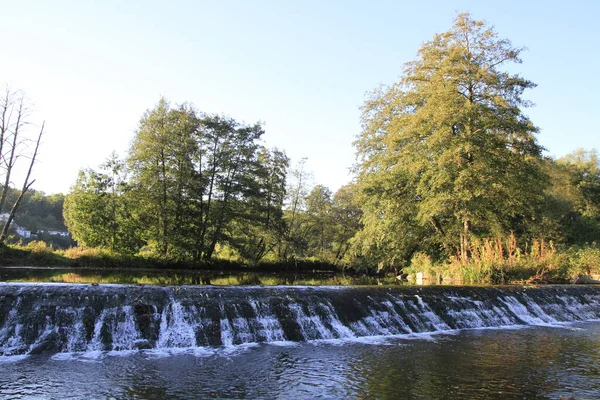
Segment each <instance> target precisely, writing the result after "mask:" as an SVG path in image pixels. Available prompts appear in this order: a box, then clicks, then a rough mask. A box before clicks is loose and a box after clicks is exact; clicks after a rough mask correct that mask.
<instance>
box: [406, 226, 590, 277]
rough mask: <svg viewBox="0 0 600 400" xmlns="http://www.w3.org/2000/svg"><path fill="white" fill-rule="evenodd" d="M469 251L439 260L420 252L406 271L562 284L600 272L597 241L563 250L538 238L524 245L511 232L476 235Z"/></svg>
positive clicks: (432, 274) (433, 274)
mask: <svg viewBox="0 0 600 400" xmlns="http://www.w3.org/2000/svg"><path fill="white" fill-rule="evenodd" d="M468 254H469V257H468V258H467V259H466V260H465V259H463V258H462V257H459V256H455V257H451V258H450V259H449V260H446V261H442V262H437V263H435V262H433V261H432V260H431V259H430V258H429V257H428V256H427V255H424V254H422V253H417V254H416V255H415V257H413V259H412V261H411V265H410V267H409V268H408V269H407V270H406V271H407V272H409V273H410V274H413V275H414V274H416V272H423V273H424V274H425V275H427V276H428V278H429V280H430V281H436V280H437V281H439V280H441V281H442V282H444V283H466V284H489V283H494V284H504V283H510V282H516V281H519V282H524V281H526V282H556V283H559V282H568V281H569V280H571V279H572V278H573V277H574V276H577V275H579V274H583V275H589V274H599V273H600V248H598V247H597V246H596V245H595V244H593V245H590V246H586V247H580V248H567V249H560V250H559V249H558V248H557V247H556V246H555V245H554V243H553V242H552V241H547V240H545V239H534V240H532V241H530V242H527V243H524V245H523V246H521V247H520V246H519V244H518V243H517V239H516V237H515V235H514V234H512V233H511V234H510V235H508V236H506V237H496V238H483V239H480V238H473V239H472V240H471V241H470V244H469V251H468ZM440 276H441V278H439V277H440Z"/></svg>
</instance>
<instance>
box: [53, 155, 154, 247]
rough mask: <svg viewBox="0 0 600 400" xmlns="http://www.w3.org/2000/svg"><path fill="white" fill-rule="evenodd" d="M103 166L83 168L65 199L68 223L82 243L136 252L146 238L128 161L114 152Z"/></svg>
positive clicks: (65, 216) (66, 222)
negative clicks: (132, 191)
mask: <svg viewBox="0 0 600 400" xmlns="http://www.w3.org/2000/svg"><path fill="white" fill-rule="evenodd" d="M100 168H101V169H100V172H97V171H94V170H91V169H87V170H82V171H79V176H78V177H77V181H76V182H75V185H74V186H73V187H72V188H71V190H70V192H69V194H67V196H66V197H65V200H64V207H63V216H64V220H65V224H66V226H67V227H68V229H69V232H71V235H72V236H73V239H75V240H76V241H77V242H78V244H79V245H83V246H88V247H104V248H108V249H110V250H113V251H116V252H119V253H135V252H136V251H138V250H139V249H140V247H141V246H142V243H143V242H142V240H141V239H140V227H139V226H138V225H137V224H136V222H137V221H136V219H135V218H134V216H133V209H134V206H135V203H134V201H133V199H132V196H131V194H130V191H129V185H128V183H127V180H126V174H125V170H124V169H125V164H124V162H123V161H121V160H119V159H118V158H117V156H116V154H115V153H113V154H112V155H111V156H110V157H109V158H108V159H107V160H106V162H105V163H104V164H102V165H101V167H100Z"/></svg>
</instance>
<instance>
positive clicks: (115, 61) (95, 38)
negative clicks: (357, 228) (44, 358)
mask: <svg viewBox="0 0 600 400" xmlns="http://www.w3.org/2000/svg"><path fill="white" fill-rule="evenodd" d="M463 11H467V12H471V13H472V15H473V17H474V18H476V19H485V20H487V21H488V22H490V23H491V24H493V25H494V26H495V27H496V30H497V31H498V32H499V34H500V36H502V37H506V38H509V39H510V40H512V42H513V44H514V45H516V46H526V47H528V49H529V50H528V51H527V52H526V53H524V54H523V61H524V62H523V64H522V65H520V66H517V68H516V69H515V70H516V71H518V72H519V73H521V74H522V75H523V76H524V77H526V78H528V79H531V80H533V81H534V82H536V83H537V84H538V87H537V88H536V89H534V90H532V91H530V92H529V93H528V95H527V97H528V99H530V100H532V101H533V102H534V103H536V106H535V107H534V108H531V109H529V110H527V113H528V115H529V116H530V117H531V119H532V120H533V122H534V123H535V124H536V125H537V126H539V127H540V128H541V133H540V135H539V136H538V139H539V142H540V143H541V144H542V145H543V146H545V147H546V148H547V149H548V152H549V154H552V155H554V156H562V155H564V154H566V153H568V152H570V151H572V150H574V149H575V148H577V147H585V148H598V147H600V143H599V141H598V138H599V137H600V101H599V100H598V95H599V94H600V78H599V74H598V68H599V65H600V51H599V50H598V43H599V42H600V28H599V23H598V18H599V17H600V1H593V0H589V1H585V0H573V1H570V2H566V1H524V0H519V1H494V2H489V1H442V0H440V1H423V2H418V1H410V2H409V1H325V0H323V1H261V0H255V1H175V0H174V1H169V2H167V1H160V2H159V1H150V0H145V1H111V0H109V1H85V0H73V1H27V0H20V1H14V0H10V1H6V0H1V1H0V16H1V18H0V19H1V22H0V38H2V46H1V47H0V49H1V50H0V55H1V60H0V83H8V84H9V85H10V86H11V87H13V88H16V89H23V90H24V91H25V92H26V94H27V95H28V97H29V98H31V99H32V101H33V102H34V103H35V109H36V111H37V112H36V119H37V120H39V119H45V120H46V126H47V135H46V137H45V139H44V143H43V147H42V149H41V155H40V163H39V165H38V166H37V167H36V170H35V172H34V173H35V175H36V177H37V181H36V184H35V185H34V188H35V189H38V190H42V191H45V192H47V193H55V192H63V193H66V192H67V191H68V190H69V187H70V186H71V185H72V184H73V183H74V181H75V179H76V176H77V171H78V170H79V169H80V168H82V167H96V166H97V165H98V164H100V163H102V162H103V160H104V159H105V158H106V157H107V156H108V155H109V154H110V152H111V151H113V150H116V151H117V152H118V153H120V154H121V155H124V154H125V152H126V150H127V148H128V146H129V143H130V142H131V139H132V137H133V135H134V131H135V129H136V126H137V123H138V121H139V119H140V117H141V115H142V113H143V112H144V111H145V110H146V109H148V108H151V107H153V106H154V104H155V103H156V102H157V100H158V99H159V97H160V96H163V95H164V96H166V97H167V98H168V99H169V100H171V101H172V102H174V103H178V102H183V101H188V102H191V103H193V104H194V105H195V106H196V107H197V108H198V109H200V110H202V111H205V112H214V113H224V114H227V115H229V116H231V117H233V118H235V119H238V120H242V121H245V122H248V123H252V122H255V121H258V120H261V121H264V123H265V128H266V132H267V134H266V135H265V137H264V139H265V142H266V144H267V145H269V146H277V147H279V148H282V149H284V150H285V151H286V152H287V153H288V155H289V156H290V157H291V158H292V159H293V161H294V162H296V161H298V160H299V159H300V158H301V157H308V163H307V166H308V168H309V169H311V170H312V172H313V174H314V178H315V179H314V180H315V183H320V184H324V185H326V186H328V187H330V188H331V189H332V190H336V189H337V188H339V187H340V186H341V185H343V184H344V183H346V182H348V181H349V179H350V175H349V173H348V169H349V167H350V166H351V165H352V163H353V162H354V148H353V147H352V142H353V140H354V139H355V137H356V135H358V133H359V132H360V120H359V119H360V111H359V107H360V105H361V104H362V102H363V99H364V95H365V93H366V92H367V91H370V90H372V89H374V88H376V87H377V86H378V85H379V84H381V83H383V84H391V83H393V82H395V81H396V80H397V79H398V77H399V76H400V74H401V72H402V65H403V64H404V63H405V62H407V61H409V60H412V59H414V58H415V55H416V52H417V50H418V48H419V47H420V45H421V44H422V43H423V42H424V41H427V40H430V39H431V38H432V37H433V35H434V34H435V33H437V32H443V31H446V30H448V29H449V28H450V27H451V25H452V21H453V18H454V16H455V15H456V12H463Z"/></svg>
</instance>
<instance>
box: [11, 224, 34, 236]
mask: <svg viewBox="0 0 600 400" xmlns="http://www.w3.org/2000/svg"><path fill="white" fill-rule="evenodd" d="M14 228H15V231H16V232H17V234H18V235H19V236H22V237H24V238H25V239H29V238H30V237H31V231H28V230H27V229H25V228H23V227H20V226H19V225H16V224H14Z"/></svg>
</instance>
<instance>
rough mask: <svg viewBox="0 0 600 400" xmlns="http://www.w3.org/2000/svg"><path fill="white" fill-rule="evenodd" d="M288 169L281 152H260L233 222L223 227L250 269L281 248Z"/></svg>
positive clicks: (286, 159)
mask: <svg viewBox="0 0 600 400" xmlns="http://www.w3.org/2000/svg"><path fill="white" fill-rule="evenodd" d="M288 165H289V159H288V157H287V156H286V155H285V153H284V152H283V151H280V150H277V149H274V150H271V151H269V150H268V149H266V148H264V147H263V148H260V149H259V151H258V152H257V154H256V160H255V163H254V168H253V169H252V173H251V174H249V175H248V178H249V179H248V190H247V193H246V196H245V199H244V201H237V202H236V204H235V209H234V210H235V211H234V214H235V218H234V220H233V221H232V222H231V223H230V224H228V227H227V230H228V232H227V238H228V243H229V244H230V245H231V246H232V247H233V248H235V249H236V250H237V251H238V252H239V254H240V255H241V257H242V258H243V259H244V260H245V261H246V262H248V263H249V264H251V265H256V264H258V262H259V261H261V260H262V259H263V258H264V257H265V256H267V255H268V254H270V253H273V251H274V250H275V249H276V248H277V246H279V245H280V244H281V241H282V236H283V234H284V232H285V229H284V223H283V202H284V199H285V196H286V178H287V168H288Z"/></svg>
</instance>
